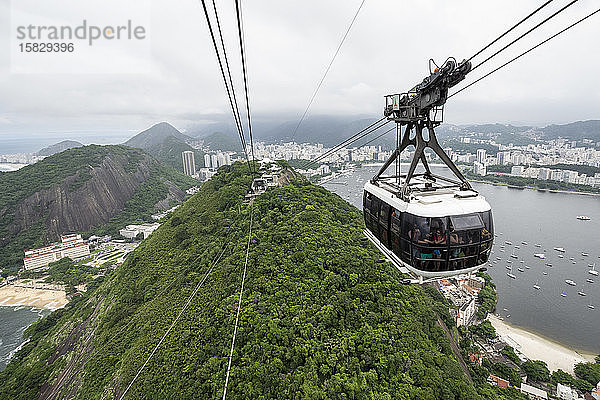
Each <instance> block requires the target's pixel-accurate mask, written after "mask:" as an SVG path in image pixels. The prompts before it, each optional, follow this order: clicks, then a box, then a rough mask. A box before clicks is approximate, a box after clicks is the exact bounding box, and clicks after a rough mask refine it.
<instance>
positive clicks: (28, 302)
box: [0, 285, 69, 310]
mask: <svg viewBox="0 0 600 400" xmlns="http://www.w3.org/2000/svg"><path fill="white" fill-rule="evenodd" d="M68 302H69V300H67V295H66V293H65V292H64V291H62V290H49V289H32V288H25V287H16V286H13V285H7V286H3V287H1V288H0V306H30V307H36V308H45V309H48V310H56V309H57V308H61V307H64V306H65V305H66V304H67V303H68Z"/></svg>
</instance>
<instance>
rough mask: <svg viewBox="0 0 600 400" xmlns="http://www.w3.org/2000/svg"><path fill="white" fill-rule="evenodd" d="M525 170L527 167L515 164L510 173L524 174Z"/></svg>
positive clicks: (515, 174)
mask: <svg viewBox="0 0 600 400" xmlns="http://www.w3.org/2000/svg"><path fill="white" fill-rule="evenodd" d="M523 172H525V167H524V166H522V165H515V166H513V167H512V168H511V169H510V174H511V175H514V176H523Z"/></svg>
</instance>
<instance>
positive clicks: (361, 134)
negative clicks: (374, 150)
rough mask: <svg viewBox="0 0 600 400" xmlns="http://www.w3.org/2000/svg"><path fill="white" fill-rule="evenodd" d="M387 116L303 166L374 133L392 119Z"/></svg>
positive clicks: (304, 166)
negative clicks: (387, 118) (388, 119)
mask: <svg viewBox="0 0 600 400" xmlns="http://www.w3.org/2000/svg"><path fill="white" fill-rule="evenodd" d="M385 120H386V117H383V118H381V119H380V120H378V121H375V122H373V123H372V124H371V125H369V126H367V127H366V128H364V129H361V130H360V131H358V132H357V133H355V134H354V135H352V136H351V137H349V138H347V139H345V140H344V141H342V142H341V143H339V144H337V145H335V146H334V147H332V148H331V149H329V150H327V151H326V152H325V153H323V154H321V155H320V156H318V157H317V158H315V159H314V160H308V161H306V162H305V163H304V164H303V165H302V167H303V168H306V167H307V166H308V165H310V164H312V163H317V162H319V161H321V160H322V159H324V158H326V157H329V156H330V155H332V154H334V153H337V152H338V151H339V150H340V149H341V148H343V147H344V146H347V145H349V144H351V143H354V142H356V141H357V140H360V139H361V138H363V137H365V136H366V135H368V134H370V133H372V132H373V131H375V130H377V129H379V128H381V127H382V126H384V125H385V124H387V123H388V122H390V121H385ZM382 121H385V122H384V123H383V124H380V123H381V122H382ZM378 124H380V125H378Z"/></svg>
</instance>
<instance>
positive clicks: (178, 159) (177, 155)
mask: <svg viewBox="0 0 600 400" xmlns="http://www.w3.org/2000/svg"><path fill="white" fill-rule="evenodd" d="M145 151H146V152H148V153H150V154H152V155H153V156H154V157H156V158H157V159H158V160H160V161H162V162H163V163H165V164H167V165H170V166H171V167H173V168H175V169H176V170H177V171H183V158H182V156H181V153H182V152H184V151H193V152H194V162H195V163H196V169H198V168H201V167H203V166H204V153H203V152H202V151H201V150H197V149H194V148H193V147H192V146H190V145H189V144H187V143H185V142H182V141H180V140H178V139H176V138H174V137H173V136H169V137H167V138H166V139H165V140H164V141H163V142H162V143H159V144H156V145H154V146H152V147H149V148H147V149H145Z"/></svg>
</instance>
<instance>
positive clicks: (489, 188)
mask: <svg viewBox="0 0 600 400" xmlns="http://www.w3.org/2000/svg"><path fill="white" fill-rule="evenodd" d="M403 168H404V171H406V168H407V167H406V166H404V167H403ZM432 169H434V173H438V174H441V175H446V176H448V174H447V173H445V171H444V170H443V169H441V168H440V167H434V168H432ZM378 170H379V167H363V168H359V169H357V170H356V171H355V172H354V173H353V174H352V175H351V176H343V177H338V178H336V179H334V180H333V181H331V183H325V184H323V186H324V187H325V188H327V189H328V190H330V191H332V192H334V193H337V194H338V195H340V196H341V197H342V198H344V199H346V200H347V201H348V202H350V203H351V204H353V205H354V206H356V207H358V208H359V209H361V210H362V190H363V189H362V187H363V185H364V182H365V181H368V180H369V179H370V178H371V177H372V176H373V175H374V174H375V173H376V172H377V171H378ZM473 186H474V188H475V189H476V190H477V191H479V193H481V194H482V195H483V196H485V198H486V199H487V200H488V202H489V203H490V204H491V206H492V213H493V216H494V224H495V231H496V234H497V237H496V238H495V241H494V247H493V251H494V253H493V254H492V255H491V258H490V260H492V261H496V262H492V266H491V267H489V268H488V273H489V274H490V275H491V276H492V278H493V280H494V283H495V284H496V286H497V292H498V306H497V313H498V314H499V315H500V316H501V317H503V318H504V320H505V321H506V322H509V323H511V324H513V325H516V326H520V327H522V328H525V329H527V330H529V331H532V332H534V333H538V334H540V335H542V336H545V337H548V338H550V339H553V340H555V341H557V342H559V343H561V344H564V345H566V346H568V347H571V348H574V349H577V350H583V351H587V352H591V353H595V354H599V353H600V290H599V289H600V277H595V276H592V275H590V274H589V273H588V271H589V270H590V269H591V267H590V265H592V266H593V265H594V264H595V265H596V269H600V246H599V245H600V224H599V223H600V197H599V196H588V195H579V194H569V193H551V192H544V191H538V190H533V189H514V188H508V187H505V186H494V185H491V184H484V183H474V184H473ZM578 215H587V216H589V217H591V221H580V220H578V219H577V218H576V217H577V216H578ZM507 241H508V242H512V245H509V244H507V243H505V242H507ZM522 242H527V244H522ZM535 244H540V247H539V248H538V247H535ZM502 245H504V249H502V248H501V246H502ZM515 246H519V248H516V247H515ZM555 247H563V248H564V249H565V253H560V252H558V251H555V250H554V248H555ZM535 253H545V254H546V259H544V260H542V259H539V258H536V257H534V256H533V255H534V254H535ZM582 253H586V254H588V255H582ZM511 254H515V255H516V256H517V258H516V259H515V258H511ZM559 255H563V258H560V257H559ZM497 257H498V258H499V259H496V258H497ZM571 257H572V258H573V260H571ZM509 260H510V261H511V262H508V261H509ZM546 264H551V265H552V266H551V267H550V266H547V265H546ZM507 265H512V273H513V274H514V275H516V277H517V278H516V279H512V278H509V277H508V276H507V275H506V273H507V272H510V271H508V270H507V269H506V266H507ZM526 267H529V268H526ZM518 268H522V269H523V272H519V271H518ZM544 272H546V275H544ZM588 278H589V279H592V280H593V281H594V283H588V282H587V279H588ZM567 279H570V280H573V281H575V282H576V283H577V286H569V285H567V284H566V283H565V280H567ZM536 284H537V285H539V286H540V290H536V289H534V288H533V286H534V285H536ZM579 291H583V292H584V293H585V294H586V296H581V295H579V294H578V292H579ZM561 293H565V294H566V297H563V296H561ZM590 304H591V305H594V306H595V309H590V308H588V305H590Z"/></svg>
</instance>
